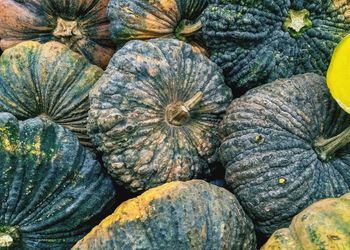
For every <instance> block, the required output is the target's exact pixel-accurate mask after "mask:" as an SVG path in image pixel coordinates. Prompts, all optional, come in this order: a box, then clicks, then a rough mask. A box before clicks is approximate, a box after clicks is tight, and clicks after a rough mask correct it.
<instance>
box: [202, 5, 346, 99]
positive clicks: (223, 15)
mask: <svg viewBox="0 0 350 250" xmlns="http://www.w3.org/2000/svg"><path fill="white" fill-rule="evenodd" d="M210 3H211V4H210V5H209V6H208V7H207V8H206V10H205V11H204V13H203V14H202V16H201V18H200V22H201V23H202V26H203V27H202V30H201V33H202V37H203V41H205V45H206V46H207V47H208V49H209V51H210V54H211V57H210V58H211V60H212V61H214V62H215V63H217V64H218V65H219V66H220V67H221V68H222V69H223V71H224V74H225V76H226V83H227V84H228V85H230V86H231V87H232V88H234V89H236V90H237V91H238V90H239V91H240V92H241V93H244V92H245V91H246V90H247V89H250V88H252V87H254V86H257V85H261V84H264V83H267V82H271V81H273V80H276V79H278V78H288V77H291V76H293V75H296V74H303V73H307V72H315V73H318V74H322V75H325V73H326V71H327V68H328V65H329V62H330V59H331V56H332V51H333V49H334V48H335V47H336V45H337V44H338V43H339V42H340V40H341V39H342V38H343V37H344V36H345V35H347V34H348V33H349V32H350V18H349V13H350V4H349V3H348V1H339V0H325V1H319V0H308V1H299V0H291V1H290V0H274V1H272V0H246V1H227V0H215V1H214V0H212V1H210Z"/></svg>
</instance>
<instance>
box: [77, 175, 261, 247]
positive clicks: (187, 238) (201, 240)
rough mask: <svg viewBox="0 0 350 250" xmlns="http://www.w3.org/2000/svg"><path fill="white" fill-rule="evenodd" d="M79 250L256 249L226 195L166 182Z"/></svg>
mask: <svg viewBox="0 0 350 250" xmlns="http://www.w3.org/2000/svg"><path fill="white" fill-rule="evenodd" d="M73 249H74V250H77V249H81V250H83V249H84V250H86V249H91V250H92V249H94V250H95V249H106V250H109V249H111V250H112V249H113V250H114V249H115V250H129V249H150V250H151V249H164V250H166V249H181V250H187V249H196V250H201V249H203V250H229V249H232V250H250V249H251V250H253V249H256V243H255V234H254V228H253V224H252V222H251V220H250V219H249V217H247V216H246V215H245V213H244V211H243V209H242V208H241V206H240V205H239V203H238V201H237V199H236V198H235V196H234V195H232V194H231V193H230V192H228V191H227V190H225V189H223V188H220V187H216V186H214V185H211V184H209V183H206V182H205V181H200V180H192V181H188V182H172V183H167V184H164V185H162V186H159V187H156V188H153V189H150V190H148V191H146V192H145V193H144V194H142V195H140V196H138V197H137V198H135V199H132V200H129V201H127V202H124V203H123V204H121V205H120V207H118V208H117V209H116V211H115V212H114V213H113V214H112V215H110V216H109V217H107V218H106V219H105V220H103V221H102V222H101V224H100V225H98V226H97V227H95V228H94V229H93V230H92V231H91V232H90V233H89V234H88V235H87V236H85V237H84V238H83V239H82V240H81V241H79V242H78V243H77V244H76V245H75V246H74V247H73Z"/></svg>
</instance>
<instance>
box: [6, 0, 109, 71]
mask: <svg viewBox="0 0 350 250" xmlns="http://www.w3.org/2000/svg"><path fill="white" fill-rule="evenodd" d="M108 2H109V0H98V1H96V0H1V1H0V9H1V10H6V11H1V12H0V23H1V25H0V48H1V49H3V50H4V49H7V48H9V47H12V46H14V45H15V44H18V43H20V42H22V41H27V40H36V41H40V42H48V41H59V42H61V43H64V44H66V45H67V46H68V47H70V48H71V49H72V50H74V51H77V52H79V53H80V54H82V55H84V56H85V57H86V58H88V59H89V60H90V61H91V62H92V63H94V64H96V65H99V66H101V67H106V66H107V65H108V62H109V60H110V58H111V57H112V55H113V53H114V50H115V48H114V47H115V46H114V45H113V43H112V42H111V41H110V33H109V30H108V29H109V21H108V20H107V14H106V12H107V4H108Z"/></svg>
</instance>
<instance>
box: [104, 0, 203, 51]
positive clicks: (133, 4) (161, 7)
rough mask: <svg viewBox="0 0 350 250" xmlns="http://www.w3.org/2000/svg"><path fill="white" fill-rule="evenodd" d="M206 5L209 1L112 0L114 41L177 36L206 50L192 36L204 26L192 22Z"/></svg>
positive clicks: (112, 32)
mask: <svg viewBox="0 0 350 250" xmlns="http://www.w3.org/2000/svg"><path fill="white" fill-rule="evenodd" d="M206 6H207V0H156V1H153V0H111V1H110V3H109V5H108V18H109V19H110V20H111V26H110V27H111V34H112V39H113V40H114V41H115V42H118V43H120V42H126V41H129V40H133V39H142V40H145V39H152V38H160V37H163V38H164V37H168V38H169V37H170V38H177V39H180V40H182V41H187V42H189V43H191V44H192V45H193V46H194V47H195V48H197V49H198V50H199V51H202V52H203V53H205V49H204V48H202V47H201V45H200V44H199V42H201V41H200V40H198V39H196V38H195V37H192V35H194V33H196V32H197V31H198V30H199V29H200V28H201V25H198V24H197V25H192V24H195V22H196V21H197V20H198V17H199V15H200V14H201V13H202V11H203V10H204V9H205V7H206Z"/></svg>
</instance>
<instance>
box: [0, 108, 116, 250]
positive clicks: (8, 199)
mask: <svg viewBox="0 0 350 250" xmlns="http://www.w3.org/2000/svg"><path fill="white" fill-rule="evenodd" d="M0 158H1V163H0V183H1V192H0V204H1V206H0V246H2V247H3V245H2V244H3V243H4V241H3V240H4V238H5V237H4V236H3V235H2V233H3V232H4V227H12V228H15V229H16V230H18V232H19V235H20V236H19V238H20V240H19V242H17V245H16V246H13V248H11V249H18V248H20V249H68V248H70V247H71V246H72V245H74V244H75V243H76V242H77V241H78V240H79V239H81V238H82V237H83V236H84V235H85V234H86V233H87V232H88V231H89V230H91V228H92V227H93V226H94V225H95V224H97V223H98V220H99V219H100V217H101V216H102V215H103V211H104V210H105V209H106V207H107V205H112V203H111V202H112V201H113V199H114V198H115V191H114V188H113V185H112V181H111V179H110V178H109V177H107V176H106V175H105V174H104V173H103V172H102V169H101V167H100V165H99V163H98V162H97V161H96V160H95V159H94V157H93V155H92V154H91V153H89V152H88V151H86V150H85V149H84V148H82V147H81V146H80V144H79V141H78V140H77V139H76V137H75V136H74V134H73V133H71V132H70V131H68V130H66V129H64V128H63V127H61V126H59V125H57V124H55V123H52V122H46V121H42V120H41V119H39V118H35V119H29V120H26V121H23V122H19V121H18V120H17V119H16V118H15V117H14V116H13V115H11V114H9V113H0ZM5 239H6V238H5Z"/></svg>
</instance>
